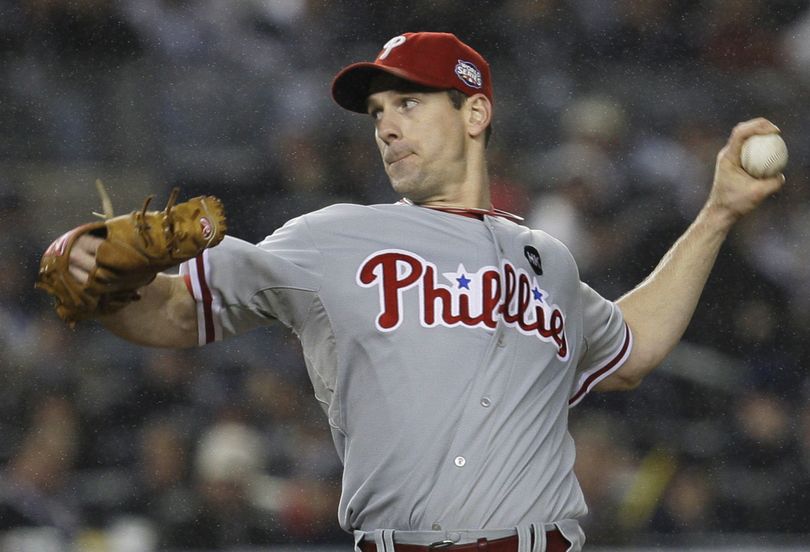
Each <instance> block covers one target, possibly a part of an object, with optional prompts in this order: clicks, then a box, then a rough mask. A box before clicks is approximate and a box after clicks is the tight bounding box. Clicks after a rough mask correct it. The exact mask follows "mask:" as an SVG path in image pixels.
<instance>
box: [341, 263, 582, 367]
mask: <svg viewBox="0 0 810 552" xmlns="http://www.w3.org/2000/svg"><path fill="white" fill-rule="evenodd" d="M440 278H442V282H444V281H445V280H446V281H447V282H449V284H445V283H442V282H440V281H439V279H440ZM357 284H358V285H360V286H361V287H365V288H370V287H374V286H377V288H378V291H379V294H380V314H379V315H378V316H377V320H376V324H377V329H379V330H380V331H383V332H390V331H393V330H395V329H397V328H398V327H399V325H400V324H401V323H402V318H403V302H404V301H405V300H406V299H407V298H408V297H409V296H410V295H412V294H415V295H416V296H418V300H419V314H420V318H421V320H420V323H421V324H422V326H425V327H427V328H433V327H436V326H447V327H455V326H469V327H482V328H489V329H492V330H494V329H495V327H496V326H497V324H498V321H499V320H503V322H504V323H505V324H506V325H507V326H510V327H512V328H515V329H517V330H518V331H520V333H522V334H524V335H532V336H535V337H537V338H538V339H540V340H542V341H545V342H547V343H552V344H553V345H554V346H555V347H556V348H557V356H558V357H560V358H561V359H563V360H565V359H567V358H568V343H567V341H566V338H565V317H564V316H563V314H562V312H561V311H560V309H559V307H557V306H556V305H550V304H548V302H547V297H548V293H546V292H545V291H544V290H542V289H540V287H539V286H538V285H537V279H536V278H535V277H533V276H532V277H530V276H529V274H527V273H526V271H524V270H522V269H520V268H515V267H514V266H512V265H511V264H510V263H509V262H506V261H504V262H503V263H502V265H501V268H500V270H499V269H498V268H496V267H494V266H486V267H483V268H480V269H478V270H477V271H476V272H470V271H468V270H467V269H466V268H464V265H463V264H460V265H459V266H458V270H456V271H455V272H444V273H442V274H439V273H438V270H437V269H436V265H434V264H433V263H429V262H427V261H425V260H424V259H422V258H421V257H419V256H418V255H415V254H413V253H411V252H409V251H402V250H397V249H386V250H383V251H378V252H376V253H374V254H372V255H371V256H369V257H368V258H366V260H365V261H363V263H362V264H361V265H360V269H359V270H358V271H357ZM409 290H413V291H412V292H411V293H410V294H406V292H407V291H409Z"/></svg>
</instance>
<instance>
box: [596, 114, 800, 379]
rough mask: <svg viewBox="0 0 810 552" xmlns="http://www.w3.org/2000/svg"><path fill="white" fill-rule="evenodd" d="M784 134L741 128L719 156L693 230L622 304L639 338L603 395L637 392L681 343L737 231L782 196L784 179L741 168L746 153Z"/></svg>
mask: <svg viewBox="0 0 810 552" xmlns="http://www.w3.org/2000/svg"><path fill="white" fill-rule="evenodd" d="M772 132H778V129H777V128H776V127H775V126H774V125H773V124H771V123H770V122H769V121H767V120H765V119H753V120H750V121H747V122H745V123H740V124H739V125H737V126H736V127H735V128H734V130H733V131H732V133H731V136H730V138H729V140H728V142H727V143H726V145H725V147H724V148H723V149H722V150H721V151H720V153H719V154H718V156H717V164H716V166H715V175H714V183H713V185H712V190H711V193H710V195H709V199H708V201H707V202H706V204H705V205H704V207H703V209H702V210H701V211H700V213H699V214H698V216H697V218H696V219H695V221H694V222H693V223H692V225H691V226H690V227H689V228H688V229H687V230H686V232H685V233H684V234H683V235H682V236H681V237H680V238H679V239H678V241H677V242H675V245H673V246H672V248H671V249H670V250H669V251H668V252H667V254H666V255H665V256H664V258H663V259H662V260H661V262H660V263H659V264H658V266H657V267H656V268H655V270H653V272H652V273H651V274H650V275H649V276H648V277H647V278H646V279H645V280H644V281H643V282H642V283H641V284H639V285H638V286H637V287H636V288H635V289H633V290H632V291H630V292H629V293H627V294H626V295H624V296H623V297H622V298H621V299H619V301H618V304H619V306H620V308H621V310H622V313H623V314H624V318H625V321H626V322H627V324H628V325H629V326H630V329H631V330H632V332H633V350H632V352H631V354H630V357H629V358H628V360H627V361H626V362H625V364H624V365H623V366H622V367H621V368H619V369H618V370H617V371H616V372H614V373H613V374H612V375H611V376H610V377H608V378H606V379H605V380H603V381H602V382H600V383H599V385H597V386H596V389H597V390H600V391H610V390H621V389H632V388H633V387H635V386H637V385H638V384H639V383H640V382H641V380H642V379H643V378H644V376H646V375H647V374H649V373H650V372H651V371H652V370H653V369H654V368H655V367H656V366H658V365H659V364H660V363H661V362H662V361H663V360H664V358H665V357H666V356H667V355H668V354H669V353H670V351H672V349H673V348H674V347H675V345H677V343H678V342H679V341H680V339H681V336H683V333H684V332H685V331H686V327H687V326H688V325H689V322H690V320H691V319H692V315H693V313H694V312H695V307H696V306H697V302H698V299H699V298H700V295H701V293H702V291H703V288H704V286H705V284H706V280H707V279H708V277H709V273H710V272H711V270H712V267H713V266H714V263H715V259H716V258H717V254H718V252H719V251H720V247H721V246H722V244H723V242H724V241H725V239H726V236H727V235H728V233H729V231H730V230H731V227H732V226H733V225H734V223H736V222H737V221H738V220H739V219H740V218H742V217H743V216H745V215H746V214H748V213H750V212H751V211H753V210H754V209H755V208H756V207H757V206H758V205H759V204H760V203H762V201H764V200H765V198H767V197H768V196H770V195H772V194H774V193H775V192H776V191H778V190H779V189H780V188H781V186H782V184H783V183H784V176H783V175H781V174H780V175H778V176H776V177H773V178H769V179H756V178H753V177H752V176H750V175H749V174H748V173H746V172H745V171H744V170H743V169H742V166H741V164H740V150H741V149H742V143H743V142H744V141H745V139H746V138H748V137H750V136H753V135H754V134H768V133H772Z"/></svg>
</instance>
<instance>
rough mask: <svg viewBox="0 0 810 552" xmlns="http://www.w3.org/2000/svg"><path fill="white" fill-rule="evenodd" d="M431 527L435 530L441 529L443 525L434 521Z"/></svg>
mask: <svg viewBox="0 0 810 552" xmlns="http://www.w3.org/2000/svg"><path fill="white" fill-rule="evenodd" d="M430 528H431V529H433V530H434V531H441V530H442V526H441V525H439V524H438V523H434V524H433V525H431V526H430Z"/></svg>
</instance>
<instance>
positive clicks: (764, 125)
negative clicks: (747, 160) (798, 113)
mask: <svg viewBox="0 0 810 552" xmlns="http://www.w3.org/2000/svg"><path fill="white" fill-rule="evenodd" d="M774 132H777V133H778V132H779V127H777V126H776V125H775V124H773V123H772V122H770V121H769V120H768V119H765V118H764V117H757V118H756V119H750V120H748V121H744V122H742V123H739V124H737V125H736V126H735V127H734V129H733V130H732V131H731V135H730V136H729V139H728V143H727V144H726V147H725V148H723V152H722V153H723V154H724V155H726V156H728V158H729V160H730V161H731V162H732V163H734V164H735V165H739V164H740V154H741V152H742V145H743V142H745V141H746V140H747V139H748V138H750V137H751V136H754V135H755V134H773V133H774Z"/></svg>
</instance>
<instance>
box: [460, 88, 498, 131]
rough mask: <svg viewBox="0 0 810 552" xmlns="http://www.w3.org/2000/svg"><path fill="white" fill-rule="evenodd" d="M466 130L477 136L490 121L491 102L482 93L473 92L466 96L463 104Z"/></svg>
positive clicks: (484, 129)
mask: <svg viewBox="0 0 810 552" xmlns="http://www.w3.org/2000/svg"><path fill="white" fill-rule="evenodd" d="M465 108H466V110H465V114H466V120H467V132H469V133H470V136H472V137H477V136H481V135H483V134H484V132H485V131H486V129H487V127H488V126H489V124H490V123H491V122H492V103H491V102H490V101H489V98H487V97H486V96H484V95H483V94H475V95H474V96H470V97H469V98H467V102H466V105H465Z"/></svg>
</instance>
